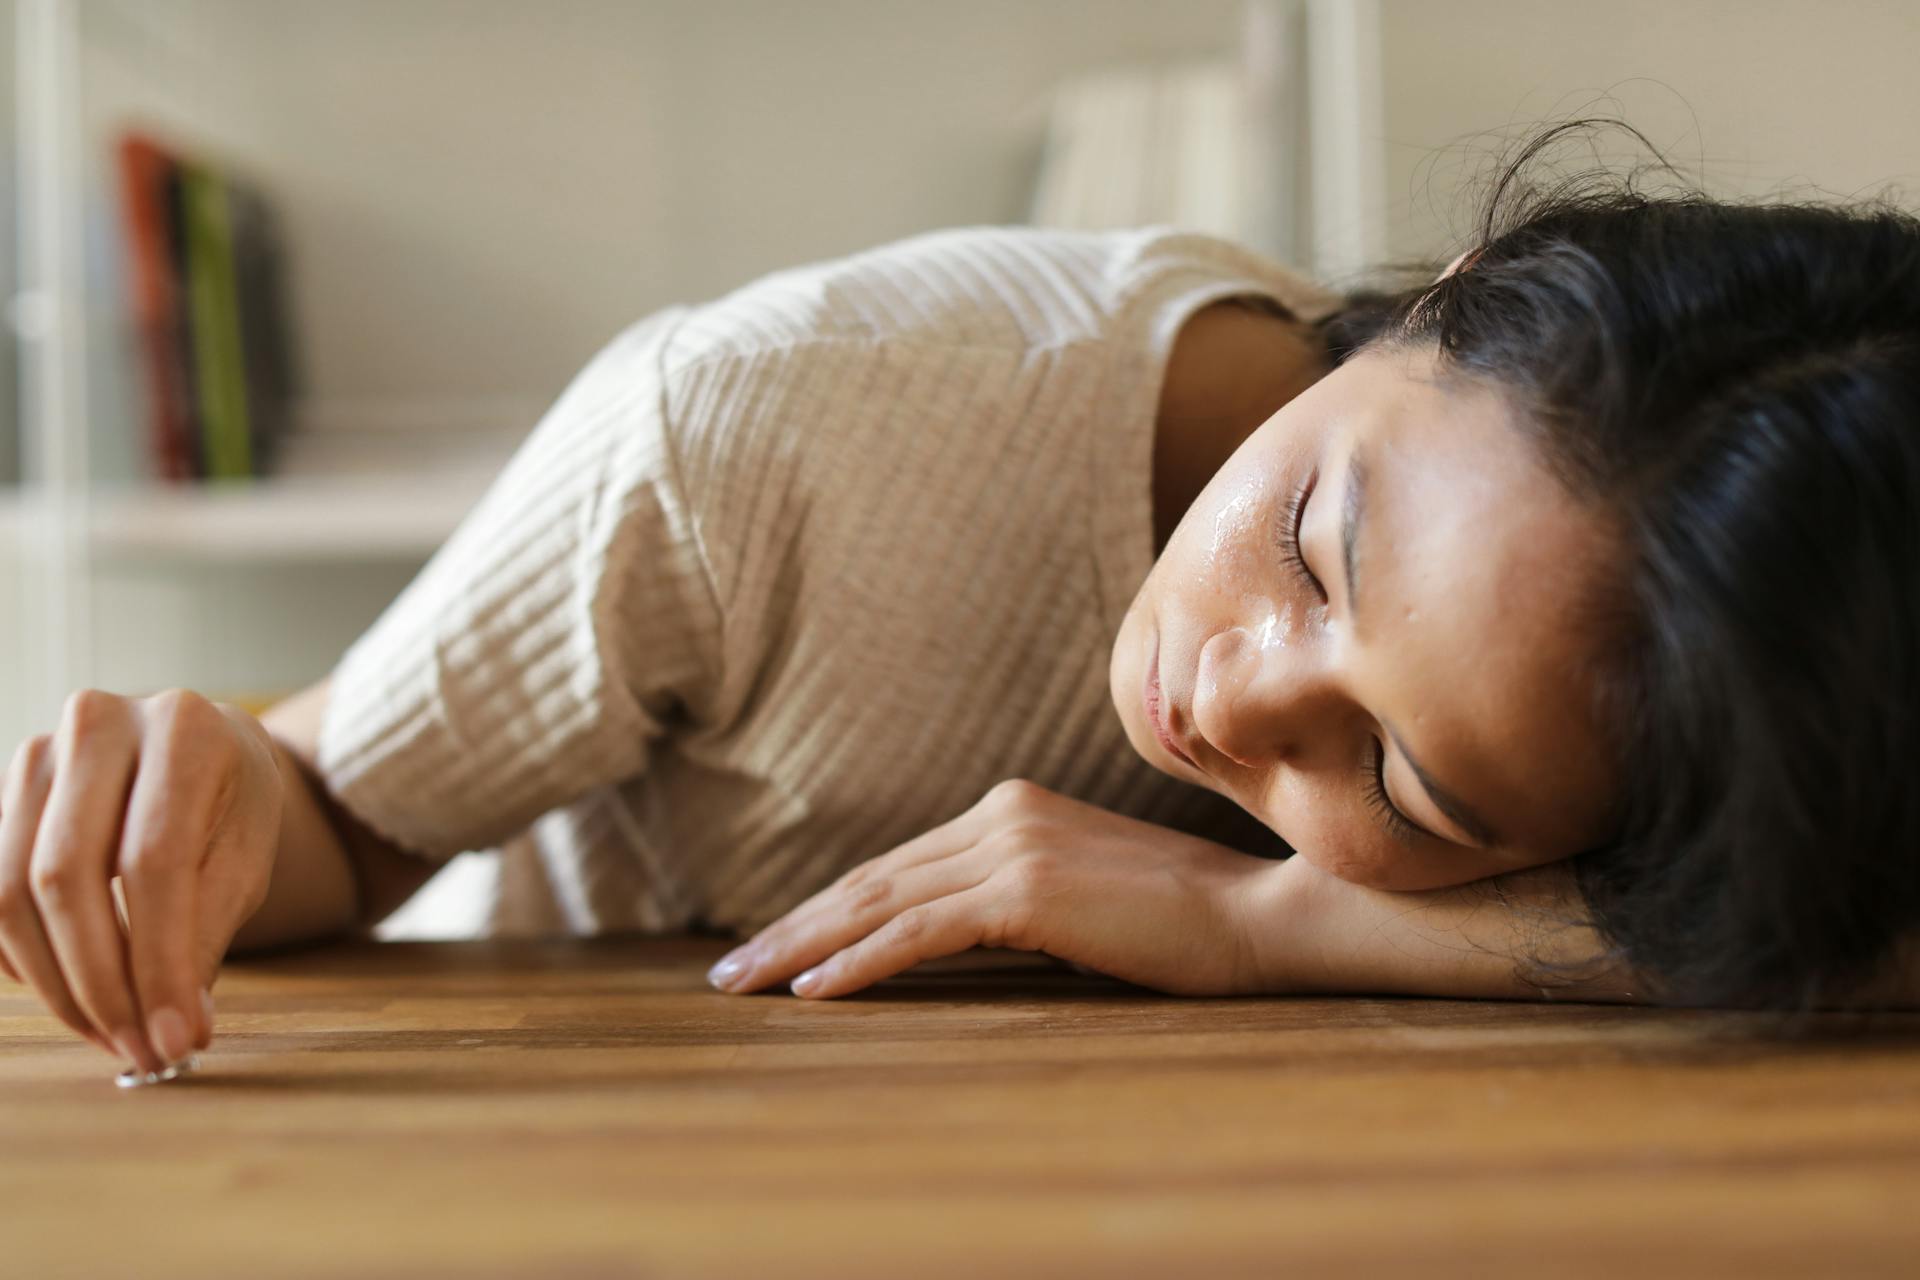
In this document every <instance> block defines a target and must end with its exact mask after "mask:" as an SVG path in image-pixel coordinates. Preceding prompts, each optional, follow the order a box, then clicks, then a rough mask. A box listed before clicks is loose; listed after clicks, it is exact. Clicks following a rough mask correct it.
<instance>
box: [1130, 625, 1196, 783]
mask: <svg viewBox="0 0 1920 1280" xmlns="http://www.w3.org/2000/svg"><path fill="white" fill-rule="evenodd" d="M1142 699H1143V702H1144V704H1145V706H1146V711H1147V722H1148V723H1149V724H1151V725H1152V726H1153V736H1154V737H1155V738H1158V739H1159V740H1160V745H1161V746H1162V747H1164V748H1165V749H1166V751H1167V754H1169V755H1171V756H1174V757H1175V758H1176V759H1180V760H1184V761H1185V762H1186V763H1187V765H1188V767H1190V768H1194V769H1198V768H1199V767H1200V766H1199V765H1198V764H1196V763H1194V759H1193V757H1192V756H1190V755H1188V754H1187V753H1186V752H1185V751H1184V750H1182V749H1181V747H1180V743H1179V742H1178V741H1177V740H1176V739H1175V738H1174V736H1173V730H1172V729H1171V728H1170V727H1168V724H1167V719H1166V700H1167V699H1166V694H1165V693H1164V692H1163V691H1162V690H1161V688H1160V637H1159V636H1157V635H1156V636H1154V638H1153V657H1152V658H1150V659H1148V661H1147V683H1146V687H1145V689H1144V690H1143V691H1142Z"/></svg>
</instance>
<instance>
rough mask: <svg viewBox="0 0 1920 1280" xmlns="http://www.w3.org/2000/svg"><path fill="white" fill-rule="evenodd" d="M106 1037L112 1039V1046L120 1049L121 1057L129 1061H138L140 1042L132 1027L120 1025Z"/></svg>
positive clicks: (136, 1062) (137, 1033)
mask: <svg viewBox="0 0 1920 1280" xmlns="http://www.w3.org/2000/svg"><path fill="white" fill-rule="evenodd" d="M107 1039H109V1040H111V1041H113V1047H114V1048H116V1049H118V1050H119V1051H120V1056H121V1057H123V1058H125V1059H127V1061H129V1062H132V1063H135V1064H138V1063H139V1061H140V1049H141V1044H140V1033H139V1032H138V1031H135V1030H134V1029H133V1028H132V1027H121V1028H120V1029H119V1030H118V1031H114V1032H111V1033H109V1034H108V1036H107Z"/></svg>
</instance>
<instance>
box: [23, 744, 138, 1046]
mask: <svg viewBox="0 0 1920 1280" xmlns="http://www.w3.org/2000/svg"><path fill="white" fill-rule="evenodd" d="M52 784H53V766H52V748H51V746H50V745H49V743H48V739H47V738H45V737H44V736H43V737H36V738H29V739H27V741H25V742H23V743H21V744H20V749H19V750H18V751H16V752H15V753H14V757H13V763H12V765H11V766H10V767H9V768H8V770H7V778H6V786H5V795H4V799H0V950H4V951H5V952H6V958H7V967H8V968H9V969H10V970H11V971H12V972H13V974H14V975H15V977H16V978H17V979H19V980H21V981H24V982H25V983H26V984H27V985H28V986H30V987H32V988H33V990H34V993H35V994H36V995H38V996H39V997H40V1000H41V1003H43V1004H45V1005H46V1006H47V1009H48V1010H49V1011H50V1012H51V1013H52V1014H53V1016H54V1017H56V1018H58V1019H60V1021H62V1022H64V1023H66V1024H67V1026H69V1027H71V1028H72V1029H73V1030H74V1031H75V1032H76V1033H78V1034H79V1035H80V1036H81V1037H82V1038H83V1039H85V1040H87V1041H88V1042H89V1043H91V1044H93V1045H96V1046H98V1047H99V1049H100V1050H101V1051H102V1052H104V1053H108V1054H115V1055H117V1054H118V1052H119V1051H118V1050H116V1049H115V1048H114V1047H113V1046H112V1045H111V1044H109V1043H107V1040H106V1037H105V1036H103V1035H101V1034H100V1032H99V1031H98V1030H97V1029H96V1028H95V1027H94V1025H93V1023H92V1022H91V1021H90V1020H89V1019H88V1017H87V1015H86V1014H85V1013H84V1012H82V1011H81V1008H80V1005H79V1004H78V1002H76V1001H75V1000H74V998H73V993H72V992H71V991H69V990H68V988H67V981H66V978H65V977H64V976H63V975H62V974H61V972H60V965H59V962H58V961H56V960H55V959H54V955H53V947H52V944H51V943H50V942H49V941H48V939H47V935H46V931H45V930H44V929H42V928H41V926H40V914H39V911H38V909H37V908H36V907H35V905H34V901H33V890H32V884H31V880H30V875H31V867H30V861H31V855H32V853H33V842H34V834H35V832H36V831H37V829H38V828H39V826H40V818H41V814H42V813H43V812H44V811H45V808H46V801H47V792H48V791H49V789H50V788H51V787H52Z"/></svg>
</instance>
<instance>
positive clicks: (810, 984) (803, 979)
mask: <svg viewBox="0 0 1920 1280" xmlns="http://www.w3.org/2000/svg"><path fill="white" fill-rule="evenodd" d="M825 979H826V975H825V974H823V973H821V972H820V971H819V970H818V969H809V970H807V971H806V972H805V973H803V974H801V975H800V976H799V977H797V978H795V979H794V980H793V994H795V995H797V996H804V995H806V994H807V993H808V992H810V991H812V990H813V989H814V988H816V987H818V986H819V985H820V984H821V983H822V982H823V981H825Z"/></svg>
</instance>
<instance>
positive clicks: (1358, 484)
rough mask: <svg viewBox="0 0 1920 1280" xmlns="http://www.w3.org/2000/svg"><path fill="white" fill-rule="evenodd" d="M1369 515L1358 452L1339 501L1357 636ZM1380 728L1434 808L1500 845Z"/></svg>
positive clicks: (1396, 737) (1391, 732)
mask: <svg viewBox="0 0 1920 1280" xmlns="http://www.w3.org/2000/svg"><path fill="white" fill-rule="evenodd" d="M1366 514H1367V466H1366V462H1365V460H1364V459H1363V458H1361V456H1360V454H1359V452H1358V451H1356V452H1355V453H1354V454H1353V456H1352V457H1351V458H1349V459H1348V460H1347V490H1346V493H1345V494H1343V495H1342V496H1341V499H1340V566H1341V568H1342V569H1344V570H1345V571H1346V575H1347V584H1346V595H1347V619H1348V623H1349V625H1350V626H1352V627H1353V629H1354V633H1355V634H1356V635H1357V634H1358V633H1359V621H1358V620H1359V616H1360V605H1359V600H1358V597H1357V596H1356V595H1355V592H1356V591H1357V590H1358V588H1359V584H1360V580H1359V576H1358V575H1357V574H1356V573H1355V568H1356V556H1355V554H1354V551H1355V548H1356V547H1358V546H1359V544H1360V522H1361V521H1362V520H1363V519H1365V518H1366ZM1381 726H1382V727H1383V728H1384V729H1386V731H1387V736H1388V737H1389V738H1391V739H1393V745H1394V746H1396V747H1398V748H1400V755H1401V757H1402V758H1403V759H1404V760H1406V762H1407V767H1408V768H1410V769H1412V770H1413V776H1414V777H1415V778H1416V779H1418V780H1419V782H1420V785H1421V787H1423V788H1425V790H1426V793H1427V798H1428V799H1429V800H1431V801H1433V807H1434V808H1436V809H1438V810H1439V811H1440V812H1441V813H1443V814H1445V815H1446V816H1447V818H1448V819H1449V820H1450V821H1451V822H1453V824H1454V825H1455V826H1457V827H1459V828H1460V829H1461V830H1462V831H1464V832H1466V833H1467V835H1468V836H1469V837H1471V838H1472V839H1473V840H1475V841H1478V842H1479V843H1480V844H1483V845H1497V844H1500V843H1501V840H1500V837H1499V836H1498V835H1496V834H1495V833H1494V830H1493V826H1492V825H1491V824H1490V823H1488V821H1487V820H1486V819H1485V818H1482V817H1481V816H1480V815H1479V814H1477V813H1475V812H1474V811H1473V809H1472V808H1471V807H1470V806H1468V804H1467V803H1466V801H1464V800H1462V799H1461V798H1460V797H1459V796H1457V795H1455V794H1453V792H1451V791H1449V790H1447V789H1446V788H1445V787H1443V786H1441V785H1440V784H1439V783H1438V782H1436V781H1434V778H1433V775H1432V774H1430V773H1428V772H1427V771H1426V770H1425V769H1424V768H1422V767H1421V765H1420V762H1419V761H1418V760H1415V759H1414V758H1413V752H1411V751H1409V750H1407V744H1406V742H1405V741H1404V740H1403V739H1402V738H1401V737H1400V734H1399V731H1398V730H1396V729H1395V728H1394V727H1393V726H1392V725H1390V724H1387V723H1386V722H1385V721H1382V722H1381Z"/></svg>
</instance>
